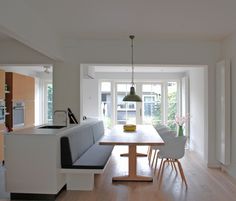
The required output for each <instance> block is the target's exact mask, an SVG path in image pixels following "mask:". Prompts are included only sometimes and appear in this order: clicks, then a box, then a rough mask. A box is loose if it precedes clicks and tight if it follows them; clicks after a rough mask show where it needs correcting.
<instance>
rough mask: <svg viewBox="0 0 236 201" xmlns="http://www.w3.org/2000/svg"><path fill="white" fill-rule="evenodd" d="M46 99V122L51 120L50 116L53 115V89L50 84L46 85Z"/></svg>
mask: <svg viewBox="0 0 236 201" xmlns="http://www.w3.org/2000/svg"><path fill="white" fill-rule="evenodd" d="M47 97H48V115H47V117H48V120H49V121H50V120H52V114H53V106H52V103H53V87H52V84H48V85H47Z"/></svg>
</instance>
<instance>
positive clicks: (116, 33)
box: [25, 0, 236, 40]
mask: <svg viewBox="0 0 236 201" xmlns="http://www.w3.org/2000/svg"><path fill="white" fill-rule="evenodd" d="M25 2H26V3H27V4H28V5H29V6H30V7H31V8H32V9H33V10H34V11H35V12H38V14H39V15H40V16H41V17H42V18H43V19H44V20H45V21H47V22H48V23H50V25H51V27H52V28H53V29H54V30H55V31H56V32H57V33H58V34H59V35H60V36H61V37H70V38H78V39H122V40H123V38H127V35H129V34H130V33H134V34H135V35H136V36H137V37H139V39H142V38H143V39H147V38H148V39H153V38H155V39H156V38H157V39H158V38H184V39H186V38H190V39H193V38H194V39H195V38H196V39H209V40H221V39H223V38H224V37H226V36H228V35H229V34H231V33H232V32H234V31H235V29H236V20H235V19H236V12H235V8H236V1H235V0H66V1H65V0H50V1H47V0H41V1H39V0H25Z"/></svg>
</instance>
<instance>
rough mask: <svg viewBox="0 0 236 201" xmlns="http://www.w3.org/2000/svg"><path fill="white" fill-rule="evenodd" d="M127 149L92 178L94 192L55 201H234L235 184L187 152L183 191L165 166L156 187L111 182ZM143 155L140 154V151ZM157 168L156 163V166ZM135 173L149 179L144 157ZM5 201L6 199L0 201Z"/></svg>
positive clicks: (123, 165) (124, 167) (121, 170)
mask: <svg viewBox="0 0 236 201" xmlns="http://www.w3.org/2000/svg"><path fill="white" fill-rule="evenodd" d="M124 151H127V148H126V147H122V146H120V148H119V149H118V148H115V149H114V151H113V155H112V157H111V160H110V161H109V164H108V166H107V168H106V170H105V171H104V173H103V174H101V175H96V177H95V188H94V190H93V191H91V192H88V191H64V192H62V193H61V194H60V195H59V197H58V198H57V201H226V200H227V201H235V200H236V182H235V180H234V179H232V178H231V177H229V176H228V175H226V174H225V173H223V172H221V171H220V170H218V169H209V168H207V167H206V165H205V163H204V162H203V161H202V160H201V159H200V158H199V157H198V155H196V154H195V153H193V152H190V151H186V154H185V157H184V158H183V159H182V160H180V162H181V164H182V166H183V170H184V173H185V176H186V180H187V183H188V189H187V190H186V188H185V185H184V183H182V180H181V177H180V174H178V175H176V172H175V169H174V168H173V167H172V166H171V165H168V166H167V167H166V169H165V171H164V175H163V181H162V184H161V186H160V187H159V185H158V181H157V178H156V176H155V177H154V181H153V182H112V177H114V176H122V175H125V174H127V172H128V161H127V158H126V157H120V156H119V155H120V153H124ZM141 151H142V150H141ZM158 167H159V163H158ZM138 173H139V174H142V175H147V176H151V175H152V174H153V171H152V169H151V168H150V167H149V165H148V159H147V157H140V158H138ZM0 200H3V201H7V200H9V199H0Z"/></svg>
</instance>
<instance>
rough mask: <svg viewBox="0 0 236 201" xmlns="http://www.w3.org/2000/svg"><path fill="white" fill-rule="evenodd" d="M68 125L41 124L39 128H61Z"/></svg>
mask: <svg viewBox="0 0 236 201" xmlns="http://www.w3.org/2000/svg"><path fill="white" fill-rule="evenodd" d="M65 127H66V126H59V125H47V126H41V127H39V129H41V128H42V129H60V128H65Z"/></svg>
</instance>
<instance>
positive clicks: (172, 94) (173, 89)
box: [167, 82, 177, 121]
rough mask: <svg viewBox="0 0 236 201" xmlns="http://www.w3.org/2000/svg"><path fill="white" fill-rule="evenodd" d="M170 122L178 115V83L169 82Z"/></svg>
mask: <svg viewBox="0 0 236 201" xmlns="http://www.w3.org/2000/svg"><path fill="white" fill-rule="evenodd" d="M167 94H168V100H167V102H168V116H167V117H168V121H169V120H174V119H175V115H176V113H177V82H168V85H167Z"/></svg>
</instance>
